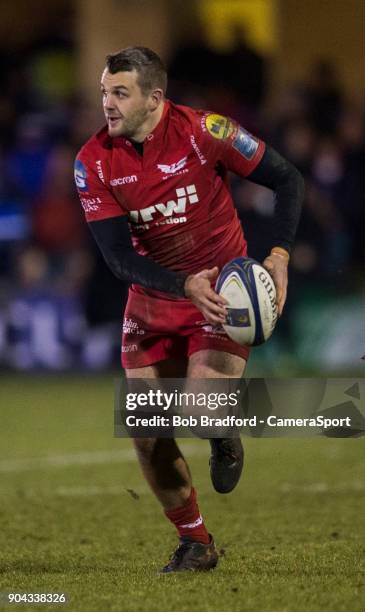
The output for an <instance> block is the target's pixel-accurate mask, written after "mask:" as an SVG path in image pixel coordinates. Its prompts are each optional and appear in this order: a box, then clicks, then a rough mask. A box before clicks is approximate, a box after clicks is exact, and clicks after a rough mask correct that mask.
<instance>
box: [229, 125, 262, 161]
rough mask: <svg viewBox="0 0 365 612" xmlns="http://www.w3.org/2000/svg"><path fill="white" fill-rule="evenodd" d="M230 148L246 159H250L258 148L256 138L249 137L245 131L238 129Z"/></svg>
mask: <svg viewBox="0 0 365 612" xmlns="http://www.w3.org/2000/svg"><path fill="white" fill-rule="evenodd" d="M232 146H233V148H234V149H236V151H238V152H239V153H241V155H243V157H245V158H246V159H252V158H253V156H254V155H255V153H256V151H257V149H258V147H259V143H258V141H257V140H256V138H254V137H253V136H251V134H249V133H248V132H246V130H244V129H243V128H240V129H239V130H238V132H237V134H236V136H235V138H234V141H233V143H232Z"/></svg>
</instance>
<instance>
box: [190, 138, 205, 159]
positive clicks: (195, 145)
mask: <svg viewBox="0 0 365 612" xmlns="http://www.w3.org/2000/svg"><path fill="white" fill-rule="evenodd" d="M190 142H191V146H192V147H193V149H194V151H195V153H196V155H197V157H198V158H199V161H200V163H201V165H202V166H203V165H204V164H206V163H207V160H206V159H205V157H204V155H203V153H202V152H201V150H200V149H199V147H198V145H197V144H196V140H195V138H194V136H193V135H191V136H190Z"/></svg>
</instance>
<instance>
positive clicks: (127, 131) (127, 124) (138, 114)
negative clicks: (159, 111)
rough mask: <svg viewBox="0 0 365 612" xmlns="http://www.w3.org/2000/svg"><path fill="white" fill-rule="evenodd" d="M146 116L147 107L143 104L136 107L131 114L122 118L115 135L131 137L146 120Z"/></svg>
mask: <svg viewBox="0 0 365 612" xmlns="http://www.w3.org/2000/svg"><path fill="white" fill-rule="evenodd" d="M147 117H148V110H147V108H145V107H144V106H143V107H141V108H138V109H136V110H135V111H134V112H133V113H132V114H130V115H129V116H128V117H125V118H124V119H123V124H122V127H121V128H120V131H119V132H118V134H117V135H118V136H124V137H125V138H133V137H134V135H135V134H136V133H137V131H138V129H139V128H140V127H141V125H142V124H143V123H144V122H145V121H146V119H147Z"/></svg>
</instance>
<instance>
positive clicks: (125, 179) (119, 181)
mask: <svg viewBox="0 0 365 612" xmlns="http://www.w3.org/2000/svg"><path fill="white" fill-rule="evenodd" d="M137 181H138V177H137V176H136V175H135V174H131V175H130V176H120V177H118V178H115V179H112V180H111V181H110V184H111V186H112V187H117V186H118V185H128V184H129V183H136V182H137Z"/></svg>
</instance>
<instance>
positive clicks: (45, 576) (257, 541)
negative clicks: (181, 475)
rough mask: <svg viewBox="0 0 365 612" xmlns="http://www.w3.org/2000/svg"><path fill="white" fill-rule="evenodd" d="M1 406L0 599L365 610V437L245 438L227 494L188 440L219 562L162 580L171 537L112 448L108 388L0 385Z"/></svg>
mask: <svg viewBox="0 0 365 612" xmlns="http://www.w3.org/2000/svg"><path fill="white" fill-rule="evenodd" d="M0 402H1V407H0V411H1V412H0V414H1V432H0V494H1V500H2V501H1V506H0V525H1V529H0V591H7V590H16V591H42V592H44V591H47V592H50V591H53V592H62V591H64V592H66V593H68V594H69V595H70V598H71V602H70V604H69V605H68V606H67V608H64V609H68V610H85V611H87V612H89V611H94V610H95V611H96V610H97V611H104V610H123V611H127V612H128V611H137V610H141V611H146V612H150V611H151V612H154V611H156V612H157V611H159V612H160V611H165V610H166V611H167V610H181V611H189V612H192V611H193V610H197V611H202V612H203V611H211V610H212V611H217V612H218V611H220V610H222V609H225V610H228V611H232V610H233V611H236V610H237V611H241V610H252V611H255V612H256V611H262V610H263V611H266V610H267V611H271V610H274V611H276V610H277V611H279V610H280V611H282V612H284V611H288V612H292V611H293V610H295V611H302V610H303V611H304V610H306V611H309V612H311V611H312V610H313V611H316V610H318V611H319V610H321V611H323V610H330V611H332V610H333V611H336V612H337V611H341V610H344V611H345V610H346V612H350V611H351V612H352V611H354V610H359V611H360V610H364V609H365V576H364V569H365V568H364V557H365V541H364V536H365V525H364V497H365V470H364V454H365V440H364V438H361V439H353V440H336V439H324V438H321V439H305V440H300V441H299V440H294V439H275V440H274V439H265V440H257V439H246V471H245V475H244V478H243V480H242V482H241V483H240V485H239V487H238V489H237V490H236V491H235V492H234V493H233V494H231V495H229V496H219V495H217V494H216V493H214V492H213V490H212V487H211V485H210V481H209V477H208V468H207V457H208V448H207V443H206V442H204V441H199V440H184V441H183V442H182V446H183V448H185V449H186V451H185V452H186V456H187V458H188V459H189V463H190V466H191V469H192V472H193V477H194V481H195V485H196V487H197V490H198V494H199V498H200V505H201V510H202V512H203V514H204V516H205V519H206V522H207V525H208V527H209V529H210V530H211V531H212V532H213V533H214V535H215V537H216V540H217V545H218V548H219V549H220V550H221V559H220V563H219V565H218V567H217V569H216V570H215V571H213V572H210V573H208V574H204V575H202V574H188V575H186V574H182V575H172V576H158V574H157V570H158V569H159V568H160V567H161V566H162V565H163V564H164V563H165V562H166V561H167V559H168V556H169V554H170V553H171V551H172V550H173V548H174V546H175V544H176V537H175V534H174V531H173V529H172V527H171V526H170V525H169V524H168V523H167V522H166V520H164V517H163V515H162V512H161V510H160V508H159V506H158V504H157V502H156V501H155V500H154V498H153V497H152V495H151V494H150V492H149V491H148V489H147V487H146V485H145V483H144V481H143V479H142V476H141V474H140V472H139V469H138V466H137V464H136V462H135V460H134V459H133V455H132V453H130V452H129V449H131V445H130V442H129V441H127V440H121V439H113V437H112V436H113V380H112V377H93V378H86V377H85V378H81V377H69V378H59V379H57V378H38V379H37V378H35V379H34V378H27V377H17V378H4V377H3V378H0ZM127 490H130V491H132V493H131V492H128V491H127ZM135 494H137V495H138V499H136V495H135ZM55 608H56V607H55V606H53V607H50V606H42V607H41V606H33V607H29V606H25V607H23V608H22V609H24V610H25V609H30V610H38V609H39V610H46V609H47V610H48V609H55ZM61 609H63V608H61Z"/></svg>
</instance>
